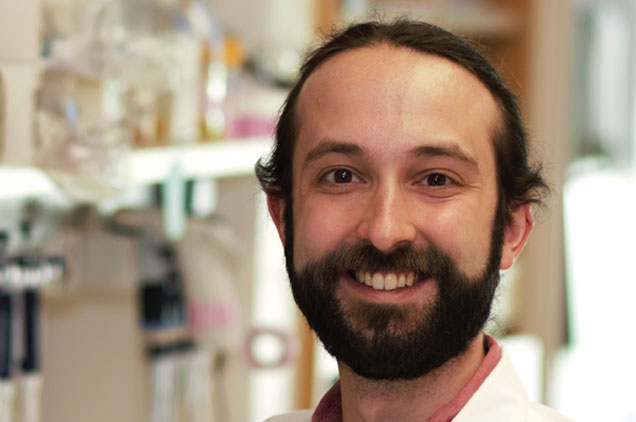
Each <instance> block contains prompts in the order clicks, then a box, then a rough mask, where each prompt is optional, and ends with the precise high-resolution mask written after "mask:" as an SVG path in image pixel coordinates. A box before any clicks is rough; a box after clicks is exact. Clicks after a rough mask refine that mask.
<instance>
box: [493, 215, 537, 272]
mask: <svg viewBox="0 0 636 422" xmlns="http://www.w3.org/2000/svg"><path fill="white" fill-rule="evenodd" d="M530 205H531V204H524V205H521V206H519V207H517V208H515V209H514V210H513V211H512V214H511V216H510V219H509V221H508V223H507V224H506V228H505V230H504V241H503V248H502V251H501V264H500V268H501V269H502V270H506V269H508V268H510V267H511V266H512V264H513V263H514V262H515V260H516V259H517V257H518V256H519V254H520V253H521V251H522V250H523V247H524V246H525V245H526V241H527V240H528V236H529V235H530V232H531V231H532V227H533V226H534V219H533V218H532V214H531V213H530Z"/></svg>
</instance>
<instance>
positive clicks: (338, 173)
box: [322, 168, 362, 184]
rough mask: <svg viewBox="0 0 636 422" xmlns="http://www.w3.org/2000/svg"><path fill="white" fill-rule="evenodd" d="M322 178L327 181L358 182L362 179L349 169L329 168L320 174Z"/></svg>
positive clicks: (339, 182)
mask: <svg viewBox="0 0 636 422" xmlns="http://www.w3.org/2000/svg"><path fill="white" fill-rule="evenodd" d="M322 179H323V180H325V181H327V182H329V183H338V184H341V183H360V182H361V181H362V180H361V179H360V178H359V177H358V176H357V175H356V174H355V173H354V172H352V171H351V170H349V169H344V168H340V169H334V170H330V171H328V172H327V173H325V174H324V175H323V176H322Z"/></svg>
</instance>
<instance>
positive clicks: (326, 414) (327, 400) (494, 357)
mask: <svg viewBox="0 0 636 422" xmlns="http://www.w3.org/2000/svg"><path fill="white" fill-rule="evenodd" d="M484 346H485V349H486V356H485V357H484V360H483V361H482V362H481V364H480V365H479V368H477V372H475V374H474V375H473V376H472V378H471V379H470V380H469V381H468V383H466V385H465V386H464V387H463V388H462V389H461V390H460V391H459V393H457V395H456V396H455V397H454V398H453V399H452V400H451V401H449V402H448V403H446V404H445V405H444V406H442V407H441V408H440V409H439V410H437V411H436V412H435V413H434V414H433V416H431V417H430V418H429V419H428V421H427V422H451V421H452V420H453V418H454V417H455V416H457V414H458V413H459V411H460V410H462V408H463V407H464V406H465V405H466V403H468V400H470V398H471V397H472V396H473V394H475V392H476V391H477V390H478V389H479V387H480V386H481V384H482V383H483V382H484V380H485V379H486V378H487V377H488V375H489V374H490V373H491V372H492V370H493V369H495V366H497V364H498V363H499V360H500V359H501V347H499V344H497V341H496V340H495V339H494V338H492V337H490V336H485V342H484ZM311 421H312V422H342V401H341V395H340V382H336V383H335V384H334V386H333V387H331V389H329V391H327V393H326V394H325V395H324V396H323V398H322V400H320V403H318V407H316V410H315V412H314V414H313V416H312V417H311Z"/></svg>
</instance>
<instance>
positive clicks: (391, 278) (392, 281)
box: [384, 273, 398, 290]
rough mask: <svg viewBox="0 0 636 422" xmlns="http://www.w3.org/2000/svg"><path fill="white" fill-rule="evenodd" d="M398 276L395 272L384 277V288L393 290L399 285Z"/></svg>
mask: <svg viewBox="0 0 636 422" xmlns="http://www.w3.org/2000/svg"><path fill="white" fill-rule="evenodd" d="M397 282H398V279H397V276H396V275H395V274H393V273H389V274H387V275H386V277H384V290H393V289H395V288H396V287H397Z"/></svg>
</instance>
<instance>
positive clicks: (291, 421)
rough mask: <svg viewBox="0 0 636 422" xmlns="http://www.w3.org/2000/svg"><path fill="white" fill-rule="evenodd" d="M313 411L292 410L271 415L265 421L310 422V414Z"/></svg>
mask: <svg viewBox="0 0 636 422" xmlns="http://www.w3.org/2000/svg"><path fill="white" fill-rule="evenodd" d="M313 413H314V411H313V410H311V409H308V410H296V411H294V412H289V413H285V414H284V415H277V416H272V417H271V418H269V419H267V420H266V421H265V422H311V415H313Z"/></svg>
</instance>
